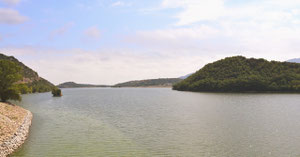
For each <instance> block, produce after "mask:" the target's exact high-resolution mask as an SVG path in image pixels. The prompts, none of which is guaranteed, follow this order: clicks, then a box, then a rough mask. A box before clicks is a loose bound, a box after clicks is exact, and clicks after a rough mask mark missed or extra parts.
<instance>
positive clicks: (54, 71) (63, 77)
mask: <svg viewBox="0 0 300 157" xmlns="http://www.w3.org/2000/svg"><path fill="white" fill-rule="evenodd" d="M27 51H28V50H24V51H23V52H26V55H22V53H14V54H12V53H11V52H21V50H20V49H19V48H17V49H15V50H14V49H13V48H10V51H7V50H5V49H0V52H4V53H5V54H7V55H15V57H17V58H18V59H19V60H20V61H22V62H23V63H24V64H26V65H28V66H29V67H31V68H32V69H34V70H36V71H37V72H38V73H39V75H40V76H42V77H44V78H46V79H48V80H49V81H51V82H53V83H55V84H58V83H62V82H65V81H75V82H79V83H94V84H115V83H119V82H123V81H129V80H138V79H151V78H163V77H179V76H181V75H183V74H186V73H189V72H190V71H196V70H197V69H198V68H200V67H201V66H202V65H204V63H205V62H203V59H205V57H200V56H198V57H197V56H188V55H187V56H186V55H177V54H172V53H171V54H162V53H159V52H157V53H156V52H152V53H146V54H145V53H140V52H138V51H136V50H133V49H111V50H108V49H105V50H104V49H102V50H95V51H87V50H82V49H68V50H55V49H46V48H43V49H40V48H35V49H33V50H32V52H34V53H32V54H30V53H27Z"/></svg>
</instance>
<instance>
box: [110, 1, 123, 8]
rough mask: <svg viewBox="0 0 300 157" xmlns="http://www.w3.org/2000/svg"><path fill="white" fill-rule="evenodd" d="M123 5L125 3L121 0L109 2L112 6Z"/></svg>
mask: <svg viewBox="0 0 300 157" xmlns="http://www.w3.org/2000/svg"><path fill="white" fill-rule="evenodd" d="M124 5H125V3H124V2H122V1H116V2H114V3H112V4H111V6H112V7H118V6H124Z"/></svg>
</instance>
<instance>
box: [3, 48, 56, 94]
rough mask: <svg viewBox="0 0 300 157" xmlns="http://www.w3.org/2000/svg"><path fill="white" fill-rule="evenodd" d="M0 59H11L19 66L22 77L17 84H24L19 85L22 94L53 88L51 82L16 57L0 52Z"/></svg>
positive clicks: (47, 90)
mask: <svg viewBox="0 0 300 157" xmlns="http://www.w3.org/2000/svg"><path fill="white" fill-rule="evenodd" d="M0 60H8V61H11V62H13V63H15V64H16V65H18V66H19V67H20V68H21V69H20V74H21V75H22V79H21V80H20V81H19V82H18V84H24V85H23V86H21V87H20V88H21V90H20V91H21V92H22V94H25V93H36V92H39V93H42V92H50V91H51V90H52V89H53V88H55V86H54V85H53V84H52V83H50V82H49V81H47V80H45V79H43V78H42V77H39V75H38V73H37V72H35V71H33V70H32V69H30V68H29V67H27V66H26V65H24V64H23V63H22V62H20V61H18V60H17V59H16V58H14V57H12V56H6V55H4V54H1V53H0Z"/></svg>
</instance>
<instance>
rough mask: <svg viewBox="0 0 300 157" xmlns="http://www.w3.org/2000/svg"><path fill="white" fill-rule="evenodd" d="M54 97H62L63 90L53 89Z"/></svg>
mask: <svg viewBox="0 0 300 157" xmlns="http://www.w3.org/2000/svg"><path fill="white" fill-rule="evenodd" d="M52 95H53V96H54V97H61V96H62V94H61V90H60V89H59V88H53V89H52Z"/></svg>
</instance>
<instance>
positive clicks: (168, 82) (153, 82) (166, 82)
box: [113, 78, 182, 87]
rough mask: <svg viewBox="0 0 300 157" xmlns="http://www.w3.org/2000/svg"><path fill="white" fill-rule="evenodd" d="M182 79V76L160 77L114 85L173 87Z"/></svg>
mask: <svg viewBox="0 0 300 157" xmlns="http://www.w3.org/2000/svg"><path fill="white" fill-rule="evenodd" d="M180 81H182V79H180V78H160V79H150V80H138V81H129V82H124V83H119V84H116V85H114V86H113V87H171V86H172V85H173V84H175V83H178V82H180Z"/></svg>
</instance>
